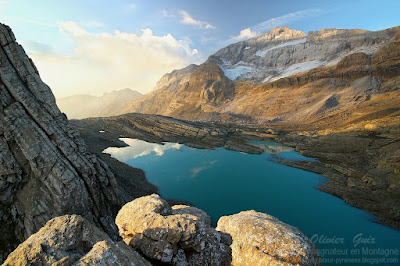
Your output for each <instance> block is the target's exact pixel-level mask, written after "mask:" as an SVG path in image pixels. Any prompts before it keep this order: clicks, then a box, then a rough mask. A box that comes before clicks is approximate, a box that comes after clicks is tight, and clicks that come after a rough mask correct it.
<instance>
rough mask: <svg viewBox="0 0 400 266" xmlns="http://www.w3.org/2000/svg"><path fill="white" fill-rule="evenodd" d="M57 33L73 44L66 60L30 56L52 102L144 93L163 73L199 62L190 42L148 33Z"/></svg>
mask: <svg viewBox="0 0 400 266" xmlns="http://www.w3.org/2000/svg"><path fill="white" fill-rule="evenodd" d="M59 29H60V31H61V32H62V33H64V34H65V35H66V36H67V37H68V38H69V39H70V40H71V41H72V43H73V44H74V45H75V49H74V50H73V52H72V54H71V55H62V54H59V53H58V54H57V53H50V52H49V53H47V52H45V51H44V50H45V49H34V47H33V48H32V47H31V48H32V51H31V53H30V55H31V57H32V59H33V60H34V62H35V64H36V66H37V67H38V69H39V72H40V74H41V76H42V78H43V80H44V81H45V82H47V83H48V84H49V85H50V87H51V88H52V89H53V91H54V93H55V95H56V97H65V96H69V95H74V94H81V93H88V94H93V95H101V94H102V93H104V92H107V91H110V90H113V89H121V88H131V89H135V90H138V91H141V92H143V93H144V92H147V91H149V90H150V89H152V88H153V87H154V85H155V84H156V82H157V81H158V80H159V79H160V78H161V76H162V75H163V74H165V73H166V72H169V71H172V70H173V69H177V68H182V67H184V66H186V65H188V64H190V63H198V62H199V61H200V60H201V58H200V56H199V55H198V51H197V50H196V49H192V48H191V47H190V45H191V41H190V39H183V40H177V39H176V38H174V37H173V36H172V35H171V34H168V35H164V36H157V35H155V34H154V33H153V32H152V30H151V29H143V30H142V31H141V33H140V34H135V33H128V32H120V31H117V30H116V31H114V33H112V34H110V33H91V32H88V31H87V30H85V29H84V28H82V27H81V26H80V25H78V24H77V23H75V22H72V21H69V22H61V23H60V24H59ZM42 48H43V47H42Z"/></svg>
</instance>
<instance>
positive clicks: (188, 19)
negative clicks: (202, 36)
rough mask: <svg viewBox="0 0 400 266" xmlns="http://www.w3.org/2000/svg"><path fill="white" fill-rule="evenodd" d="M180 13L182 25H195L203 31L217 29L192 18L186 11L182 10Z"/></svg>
mask: <svg viewBox="0 0 400 266" xmlns="http://www.w3.org/2000/svg"><path fill="white" fill-rule="evenodd" d="M179 13H180V14H181V15H182V19H181V20H180V22H181V23H182V24H187V25H193V26H196V27H198V28H201V29H215V26H213V25H211V24H210V23H208V22H205V21H201V20H196V19H194V18H192V17H191V16H190V15H189V13H188V12H186V11H185V10H180V11H179Z"/></svg>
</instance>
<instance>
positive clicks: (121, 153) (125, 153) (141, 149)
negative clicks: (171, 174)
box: [103, 138, 182, 161]
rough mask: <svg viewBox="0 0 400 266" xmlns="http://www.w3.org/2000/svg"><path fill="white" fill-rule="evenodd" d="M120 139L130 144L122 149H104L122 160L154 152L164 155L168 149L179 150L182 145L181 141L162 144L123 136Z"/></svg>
mask: <svg viewBox="0 0 400 266" xmlns="http://www.w3.org/2000/svg"><path fill="white" fill-rule="evenodd" d="M120 140H122V141H123V142H125V143H126V144H128V145H129V146H128V147H124V148H121V149H118V148H113V147H110V148H107V149H105V150H104V151H103V152H104V153H109V154H112V155H113V157H115V158H117V159H118V160H120V161H126V160H129V159H135V158H138V157H142V156H146V155H150V154H152V153H153V154H154V155H157V156H163V155H164V153H165V152H166V151H168V150H171V149H175V150H179V149H180V148H181V147H182V144H179V143H163V144H162V145H161V144H157V143H148V142H145V141H142V140H138V139H130V138H121V139H120Z"/></svg>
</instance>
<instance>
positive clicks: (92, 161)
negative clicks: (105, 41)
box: [0, 24, 123, 261]
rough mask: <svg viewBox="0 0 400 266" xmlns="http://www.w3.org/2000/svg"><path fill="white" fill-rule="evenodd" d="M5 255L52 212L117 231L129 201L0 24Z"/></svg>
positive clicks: (0, 242)
mask: <svg viewBox="0 0 400 266" xmlns="http://www.w3.org/2000/svg"><path fill="white" fill-rule="evenodd" d="M0 45H1V49H0V101H1V102H0V261H1V260H2V259H3V258H4V256H5V255H6V254H8V253H9V252H10V251H12V250H13V249H14V248H15V247H16V246H17V245H18V244H19V243H20V242H22V241H24V240H25V239H26V238H28V237H29V236H30V235H32V234H33V233H35V232H37V231H38V230H39V229H40V228H41V227H42V226H43V225H44V224H45V223H46V222H47V221H48V220H50V219H51V218H53V217H56V216H60V215H64V214H68V213H74V214H80V215H82V216H83V217H85V218H86V219H88V220H89V221H91V222H92V223H94V224H96V225H97V226H99V227H100V228H102V229H103V230H105V231H106V232H107V233H108V234H109V235H110V236H116V232H117V230H116V227H115V225H114V223H113V217H115V215H116V213H117V211H118V210H119V208H120V206H121V205H122V204H123V201H122V199H121V197H120V195H119V191H118V187H117V183H116V180H115V177H114V175H113V174H112V172H111V171H110V170H109V168H108V166H107V165H106V164H105V163H104V162H102V161H101V160H99V159H98V158H97V157H96V156H94V155H93V154H91V153H90V152H88V150H87V149H86V145H85V143H84V142H83V140H82V139H81V138H80V137H79V134H78V133H77V131H75V130H74V129H72V128H71V127H70V125H69V123H68V120H67V118H66V117H65V115H64V114H63V113H61V112H60V110H59V109H58V107H57V105H56V103H55V99H54V96H53V94H52V92H51V90H50V88H49V87H48V86H47V85H46V84H45V83H43V81H42V80H41V79H40V76H39V73H38V71H37V69H36V67H35V66H34V64H33V63H32V61H31V60H30V59H29V57H28V56H27V55H26V54H25V52H24V50H23V48H22V47H21V46H20V45H19V44H18V43H17V42H16V40H15V37H14V35H13V33H12V31H11V29H10V28H9V27H8V26H6V25H3V24H0Z"/></svg>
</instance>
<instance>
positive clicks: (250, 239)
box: [216, 211, 321, 266]
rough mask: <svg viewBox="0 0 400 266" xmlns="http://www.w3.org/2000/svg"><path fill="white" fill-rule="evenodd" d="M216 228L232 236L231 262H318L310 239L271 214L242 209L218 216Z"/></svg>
mask: <svg viewBox="0 0 400 266" xmlns="http://www.w3.org/2000/svg"><path fill="white" fill-rule="evenodd" d="M216 229H217V230H219V231H221V232H224V233H227V234H230V235H231V236H232V245H231V248H232V265H249V266H250V265H321V262H320V258H319V255H318V249H317V248H316V247H315V245H314V244H313V243H312V242H311V240H310V239H308V238H307V237H306V236H305V235H304V234H303V233H302V232H300V231H299V230H298V229H297V228H295V227H293V226H290V225H288V224H285V223H283V222H281V221H279V220H278V219H276V218H275V217H273V216H270V215H267V214H264V213H260V212H255V211H243V212H240V213H238V214H234V215H230V216H223V217H221V218H220V219H219V220H218V226H217V228H216Z"/></svg>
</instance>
